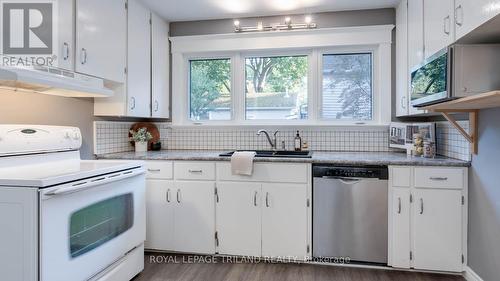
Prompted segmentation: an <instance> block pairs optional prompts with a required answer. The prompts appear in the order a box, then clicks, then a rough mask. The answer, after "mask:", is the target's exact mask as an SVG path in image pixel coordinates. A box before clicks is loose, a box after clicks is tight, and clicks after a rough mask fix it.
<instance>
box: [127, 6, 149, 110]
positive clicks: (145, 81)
mask: <svg viewBox="0 0 500 281" xmlns="http://www.w3.org/2000/svg"><path fill="white" fill-rule="evenodd" d="M150 20H151V13H150V11H149V9H147V8H146V7H144V6H143V5H142V4H141V3H140V2H139V1H138V0H129V1H128V23H127V31H128V36H127V42H128V47H127V65H128V66H127V95H128V104H129V106H128V110H127V116H133V117H150V116H151V99H150V97H151V48H150V43H149V42H150V41H151V32H150V30H151V25H150Z"/></svg>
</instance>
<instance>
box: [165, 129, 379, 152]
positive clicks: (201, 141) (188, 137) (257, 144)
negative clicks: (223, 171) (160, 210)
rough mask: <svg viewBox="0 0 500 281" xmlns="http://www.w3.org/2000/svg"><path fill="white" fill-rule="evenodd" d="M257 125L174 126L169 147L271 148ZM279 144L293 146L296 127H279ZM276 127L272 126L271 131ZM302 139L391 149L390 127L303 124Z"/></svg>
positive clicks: (318, 146) (334, 147)
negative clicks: (306, 126)
mask: <svg viewBox="0 0 500 281" xmlns="http://www.w3.org/2000/svg"><path fill="white" fill-rule="evenodd" d="M257 130H258V128H232V129H231V128H214V129H198V128H172V129H171V130H170V135H169V137H168V149H202V150H231V149H254V150H255V149H260V150H262V149H270V145H269V143H268V141H267V138H266V137H265V136H264V135H260V136H258V135H257V134H256V133H257ZM278 130H279V133H278V135H277V145H278V148H280V149H281V147H282V141H285V147H286V149H288V150H292V149H293V147H294V146H293V142H294V138H295V135H296V132H297V130H296V129H291V128H285V129H278ZM273 131H274V130H269V133H270V134H271V133H272V132H273ZM299 132H300V136H301V138H302V141H303V142H307V143H308V145H309V149H310V150H321V151H389V142H388V138H389V136H388V130H387V128H385V127H380V128H356V129H353V128H350V129H345V128H340V129H339V128H325V127H322V128H312V127H311V128H301V129H299Z"/></svg>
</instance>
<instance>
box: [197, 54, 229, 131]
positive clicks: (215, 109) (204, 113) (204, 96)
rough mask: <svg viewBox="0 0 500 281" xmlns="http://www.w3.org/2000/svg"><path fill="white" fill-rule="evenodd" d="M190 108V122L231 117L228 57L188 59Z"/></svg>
mask: <svg viewBox="0 0 500 281" xmlns="http://www.w3.org/2000/svg"><path fill="white" fill-rule="evenodd" d="M189 111H190V118H191V120H193V121H202V120H230V119H231V115H232V112H231V60H230V59H225V58H224V59H200V60H190V61H189Z"/></svg>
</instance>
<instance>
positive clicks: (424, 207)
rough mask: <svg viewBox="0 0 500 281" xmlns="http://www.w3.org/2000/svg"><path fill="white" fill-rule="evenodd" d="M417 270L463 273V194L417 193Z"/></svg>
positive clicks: (427, 191)
mask: <svg viewBox="0 0 500 281" xmlns="http://www.w3.org/2000/svg"><path fill="white" fill-rule="evenodd" d="M413 198H414V200H415V201H414V202H415V204H414V207H413V212H412V213H413V215H412V218H413V220H412V237H413V267H414V268H418V269H427V270H442V271H455V272H459V271H462V239H463V238H462V207H463V206H462V191H461V190H446V189H418V188H416V189H415V190H414V191H413Z"/></svg>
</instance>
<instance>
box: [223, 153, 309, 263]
mask: <svg viewBox="0 0 500 281" xmlns="http://www.w3.org/2000/svg"><path fill="white" fill-rule="evenodd" d="M216 169H217V175H218V177H217V194H218V196H217V203H216V222H217V226H216V228H217V238H218V248H217V249H218V252H219V253H220V254H227V255H248V256H257V257H260V256H263V257H266V258H267V257H269V258H292V259H300V260H304V259H306V258H307V257H309V256H310V246H309V245H310V240H311V239H310V237H311V232H310V229H311V212H310V204H308V202H309V200H310V198H311V196H310V192H311V188H310V186H311V174H310V173H311V172H310V171H311V166H310V164H284V163H280V164H278V163H276V164H270V163H255V164H254V174H253V175H252V176H247V177H244V176H232V175H231V173H230V169H231V167H230V165H229V164H228V163H223V162H221V163H217V166H216ZM290 169H293V170H294V172H295V174H293V175H290V177H275V175H284V174H285V173H286V171H287V170H290ZM280 181H281V182H280ZM283 181H295V182H283Z"/></svg>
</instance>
